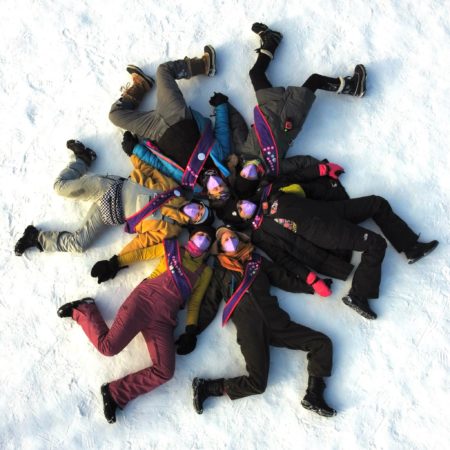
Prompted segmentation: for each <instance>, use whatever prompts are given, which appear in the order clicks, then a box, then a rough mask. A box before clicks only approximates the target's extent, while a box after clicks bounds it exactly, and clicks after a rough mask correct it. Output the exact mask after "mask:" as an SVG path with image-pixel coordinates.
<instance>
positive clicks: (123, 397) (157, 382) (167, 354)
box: [109, 318, 175, 408]
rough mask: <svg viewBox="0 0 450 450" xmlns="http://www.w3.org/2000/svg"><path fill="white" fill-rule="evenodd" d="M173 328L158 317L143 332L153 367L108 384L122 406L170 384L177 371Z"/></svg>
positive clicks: (115, 398)
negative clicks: (163, 385)
mask: <svg viewBox="0 0 450 450" xmlns="http://www.w3.org/2000/svg"><path fill="white" fill-rule="evenodd" d="M173 332H174V326H173V325H172V324H171V323H168V322H165V321H164V320H160V319H158V318H155V320H153V321H152V324H151V326H149V327H147V328H145V329H144V330H142V334H143V335H144V338H145V341H146V343H147V348H148V351H149V353H150V357H151V359H152V363H153V365H152V366H151V367H148V368H145V369H142V370H139V371H138V372H135V373H132V374H130V375H126V376H125V377H123V378H120V379H118V380H115V381H113V382H111V383H110V384H109V390H110V392H111V395H112V397H113V398H114V400H115V401H116V402H117V404H118V405H119V406H120V407H122V408H123V407H124V406H125V405H126V404H127V403H128V402H129V401H131V400H133V399H135V398H136V397H138V396H139V395H142V394H145V393H148V392H150V391H152V390H153V389H155V388H157V387H158V386H161V385H162V384H164V383H166V382H167V381H169V380H170V379H171V378H172V377H173V374H174V372H175V345H174V339H173Z"/></svg>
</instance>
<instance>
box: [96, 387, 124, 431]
mask: <svg viewBox="0 0 450 450" xmlns="http://www.w3.org/2000/svg"><path fill="white" fill-rule="evenodd" d="M100 392H101V394H102V399H103V414H105V418H106V420H107V421H108V423H115V421H116V409H117V408H118V407H119V405H118V404H117V403H116V402H115V401H114V399H113V398H112V395H111V392H109V384H108V383H105V384H102V387H101V388H100Z"/></svg>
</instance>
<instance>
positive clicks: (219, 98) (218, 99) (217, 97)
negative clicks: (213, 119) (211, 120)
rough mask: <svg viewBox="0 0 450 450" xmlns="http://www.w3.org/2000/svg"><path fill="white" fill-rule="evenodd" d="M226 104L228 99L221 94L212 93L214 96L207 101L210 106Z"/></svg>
mask: <svg viewBox="0 0 450 450" xmlns="http://www.w3.org/2000/svg"><path fill="white" fill-rule="evenodd" d="M227 102H228V97H227V96H226V95H224V94H222V93H221V92H214V95H213V96H212V97H211V98H210V99H209V104H210V105H211V106H219V105H222V104H223V103H227Z"/></svg>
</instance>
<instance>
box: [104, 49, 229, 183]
mask: <svg viewBox="0 0 450 450" xmlns="http://www.w3.org/2000/svg"><path fill="white" fill-rule="evenodd" d="M210 56H211V55H210ZM192 61H193V60H192V59H189V58H188V59H185V60H177V61H168V62H166V63H164V64H161V65H160V66H159V67H158V70H157V76H156V80H157V86H158V89H157V106H156V109H155V110H154V111H148V112H140V111H136V110H135V109H134V108H135V106H134V105H130V104H129V103H126V102H123V100H122V99H119V100H118V101H117V102H115V103H114V104H113V106H112V108H111V112H110V116H109V117H110V120H111V121H112V122H113V123H114V124H115V125H116V126H118V127H121V128H124V129H126V130H129V131H131V132H133V133H135V134H137V135H138V136H139V137H141V138H143V139H144V138H145V139H149V140H150V141H151V143H149V144H150V145H148V146H147V147H145V146H141V145H138V146H137V147H136V148H135V149H134V151H133V152H134V154H135V155H137V156H139V158H140V159H142V160H143V161H144V162H146V163H147V164H149V165H151V166H152V167H155V168H157V169H158V170H160V171H161V172H162V173H164V174H165V175H167V176H170V177H171V178H173V179H174V180H176V181H178V183H181V177H182V174H183V171H184V169H185V167H186V165H187V162H188V161H189V158H190V156H191V154H192V152H193V150H194V147H195V146H196V144H197V141H198V140H199V137H200V136H201V135H202V133H203V131H204V130H205V128H206V127H208V126H210V124H211V121H210V120H209V119H208V118H205V117H203V116H202V115H201V114H200V113H199V112H197V111H194V110H191V109H190V108H189V107H188V106H187V104H186V102H185V100H184V98H183V94H182V93H181V90H180V89H179V87H178V85H177V83H176V80H179V79H183V78H190V77H191V76H192V75H195V74H198V73H197V71H194V73H193V72H192V67H191V63H192ZM211 145H212V148H211V152H210V154H209V158H208V159H207V161H206V163H205V169H206V168H211V167H217V168H218V169H219V171H220V172H221V173H223V174H224V175H225V176H228V175H229V172H228V169H227V168H226V166H225V164H224V161H225V160H226V158H227V157H228V155H229V154H230V153H231V147H230V146H231V141H230V129H229V115H228V104H227V103H222V104H220V105H218V106H217V108H216V125H215V139H214V140H213V141H212V142H211ZM158 150H159V151H161V152H162V154H160V153H159V151H158Z"/></svg>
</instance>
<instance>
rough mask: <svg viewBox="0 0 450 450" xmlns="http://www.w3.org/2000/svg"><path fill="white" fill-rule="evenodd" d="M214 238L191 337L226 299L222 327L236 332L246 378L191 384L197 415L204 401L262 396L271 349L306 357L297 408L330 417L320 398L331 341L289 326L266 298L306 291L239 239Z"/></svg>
mask: <svg viewBox="0 0 450 450" xmlns="http://www.w3.org/2000/svg"><path fill="white" fill-rule="evenodd" d="M216 238H217V241H216V242H217V243H216V244H214V246H216V245H217V247H218V252H219V253H218V256H217V259H218V264H217V266H216V267H215V268H214V274H213V278H212V281H211V284H210V285H209V288H208V290H207V292H206V295H205V298H204V299H203V302H202V304H201V306H200V312H199V316H198V322H197V332H198V334H199V333H201V332H202V331H203V330H204V329H205V328H206V327H207V326H208V325H209V324H210V323H211V321H212V320H213V319H214V316H215V315H216V313H217V310H218V309H219V305H220V302H221V301H222V299H228V300H227V301H226V305H225V307H224V310H223V316H222V324H223V325H225V324H226V323H227V321H228V320H229V319H231V321H232V322H233V323H234V325H235V326H236V330H237V341H238V343H239V345H240V347H241V352H242V355H243V356H244V359H245V363H246V369H247V372H248V375H242V376H238V377H233V378H219V379H213V380H208V379H204V378H194V380H193V383H192V386H193V390H194V407H195V410H196V411H197V413H199V414H201V413H202V412H203V404H204V402H205V400H206V399H207V398H208V397H210V396H221V395H227V396H228V397H229V398H230V399H231V400H236V399H239V398H243V397H246V396H249V395H255V394H262V393H263V392H264V391H265V389H266V386H267V379H268V374H269V364H270V362H269V352H270V349H269V347H270V346H271V345H273V346H275V347H286V348H290V349H295V350H303V351H305V352H307V360H308V374H309V379H308V388H307V390H306V395H305V396H304V398H303V400H302V402H301V404H302V406H303V407H305V408H306V409H309V410H311V411H314V412H316V413H318V414H320V415H322V416H326V417H330V416H333V415H335V414H336V411H335V410H334V409H333V408H330V406H328V405H327V403H326V402H325V400H324V398H323V392H324V389H325V383H324V381H323V378H324V377H329V376H330V375H331V367H332V351H333V349H332V342H331V340H330V339H329V338H328V337H327V336H325V335H324V334H322V333H319V332H318V331H315V330H312V329H310V328H307V327H305V326H303V325H300V324H298V323H295V322H292V321H291V319H290V317H289V315H288V314H287V313H286V312H285V311H284V310H283V309H281V308H280V306H279V305H278V300H277V298H276V297H275V296H273V295H271V294H270V286H271V285H273V286H276V287H279V288H281V289H285V290H287V291H289V292H306V293H313V290H312V289H311V287H310V286H308V285H307V284H306V283H304V281H303V280H301V279H300V278H298V277H297V276H296V275H295V274H294V273H292V272H290V271H288V270H286V269H285V268H283V267H281V266H279V265H277V264H275V263H273V262H270V261H269V260H268V259H266V258H264V257H262V256H261V255H258V254H257V253H255V252H254V251H253V250H254V248H253V246H252V245H251V243H250V242H249V241H248V239H247V238H246V236H245V235H242V234H240V233H238V232H236V231H233V230H232V229H230V228H227V227H220V228H218V230H217V232H216ZM330 281H331V280H330Z"/></svg>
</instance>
